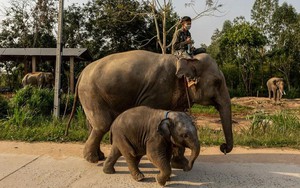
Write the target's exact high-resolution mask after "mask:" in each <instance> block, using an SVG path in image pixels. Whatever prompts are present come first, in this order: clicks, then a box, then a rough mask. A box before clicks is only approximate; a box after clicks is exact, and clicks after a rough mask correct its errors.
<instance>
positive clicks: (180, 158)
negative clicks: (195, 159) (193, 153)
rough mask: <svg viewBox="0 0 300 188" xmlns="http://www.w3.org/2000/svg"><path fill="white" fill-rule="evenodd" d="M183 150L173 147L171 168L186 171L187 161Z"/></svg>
mask: <svg viewBox="0 0 300 188" xmlns="http://www.w3.org/2000/svg"><path fill="white" fill-rule="evenodd" d="M184 152H185V148H184V147H177V146H174V145H173V152H172V153H173V156H172V160H171V166H172V168H177V169H183V170H184V171H187V169H188V163H189V161H188V160H187V158H185V156H184Z"/></svg>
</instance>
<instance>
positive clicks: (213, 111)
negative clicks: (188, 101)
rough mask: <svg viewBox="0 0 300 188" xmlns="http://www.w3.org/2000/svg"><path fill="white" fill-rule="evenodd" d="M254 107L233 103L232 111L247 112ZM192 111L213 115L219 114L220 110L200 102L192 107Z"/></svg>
mask: <svg viewBox="0 0 300 188" xmlns="http://www.w3.org/2000/svg"><path fill="white" fill-rule="evenodd" d="M252 109H253V108H251V107H247V106H242V105H238V104H232V105H231V111H232V113H241V114H243V113H247V112H249V110H252ZM191 112H192V113H194V114H211V115H218V114H219V112H218V111H217V110H216V109H215V107H213V106H202V105H198V104H194V105H193V106H192V108H191Z"/></svg>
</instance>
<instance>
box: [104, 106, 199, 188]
mask: <svg viewBox="0 0 300 188" xmlns="http://www.w3.org/2000/svg"><path fill="white" fill-rule="evenodd" d="M111 142H112V149H111V153H110V155H109V156H108V157H107V159H106V161H105V163H104V166H103V171H104V172H105V173H107V174H112V173H115V169H114V164H115V163H116V161H117V160H118V158H119V157H120V156H121V155H123V156H124V157H125V160H126V162H127V164H128V168H129V170H130V173H131V176H132V177H133V179H135V180H136V181H140V180H142V179H143V178H144V175H143V173H142V172H141V171H140V170H139V168H138V164H139V162H140V159H141V158H142V157H143V155H145V154H146V155H147V158H148V159H149V160H150V161H151V162H152V163H153V164H154V165H155V166H156V167H157V168H158V169H159V171H160V172H159V174H158V175H157V177H156V181H157V182H158V183H159V184H160V185H165V183H166V181H167V180H168V179H169V178H170V175H171V164H170V162H171V156H172V144H174V145H178V146H180V147H188V148H190V149H191V151H192V154H191V156H190V159H189V161H188V165H187V166H186V167H185V168H184V170H185V171H189V170H191V169H192V167H193V164H194V161H195V160H196V158H197V157H198V155H199V153H200V143H199V140H198V135H197V129H196V127H195V125H194V124H193V121H192V118H190V117H189V116H188V115H187V114H185V113H184V112H173V111H172V112H169V113H167V111H165V110H158V109H152V108H149V107H145V106H139V107H135V108H131V109H129V110H127V111H125V112H123V113H122V114H121V115H119V116H118V117H117V118H116V120H115V121H114V122H113V124H112V126H111Z"/></svg>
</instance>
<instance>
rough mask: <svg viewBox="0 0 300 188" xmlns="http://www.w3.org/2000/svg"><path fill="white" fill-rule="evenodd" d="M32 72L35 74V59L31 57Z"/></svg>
mask: <svg viewBox="0 0 300 188" xmlns="http://www.w3.org/2000/svg"><path fill="white" fill-rule="evenodd" d="M31 66H32V72H36V57H35V56H32V60H31Z"/></svg>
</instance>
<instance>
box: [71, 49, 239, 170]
mask: <svg viewBox="0 0 300 188" xmlns="http://www.w3.org/2000/svg"><path fill="white" fill-rule="evenodd" d="M194 58H195V59H183V58H181V59H178V58H177V57H176V56H174V55H171V54H158V53H153V52H148V51H142V50H136V51H129V52H123V53H117V54H113V55H109V56H106V57H104V58H102V59H99V60H97V61H95V62H93V63H91V64H89V65H88V66H87V67H85V69H84V70H83V71H82V72H81V74H80V76H79V79H78V82H77V85H76V89H75V99H74V104H73V109H72V113H71V116H70V119H69V122H68V124H67V127H66V135H67V133H68V127H69V125H70V122H71V119H72V117H73V115H74V112H75V103H76V100H77V98H79V100H80V102H81V105H82V107H83V110H84V112H85V115H86V117H87V120H88V122H89V124H90V127H91V132H90V135H89V137H88V139H87V141H86V143H85V147H84V151H83V155H84V158H85V159H86V160H87V161H89V162H98V160H103V159H104V154H103V152H102V151H101V150H100V147H99V146H100V142H101V140H102V137H103V136H104V134H105V133H106V132H108V131H109V129H110V126H111V124H112V122H113V121H114V119H115V118H116V117H117V116H118V115H119V114H121V113H122V112H124V111H125V110H127V109H130V108H132V107H136V106H149V107H152V108H155V109H163V110H174V111H184V110H185V109H187V108H188V107H189V101H190V105H193V104H194V103H197V104H201V105H213V106H214V107H215V108H216V109H217V110H218V111H219V113H220V117H221V123H222V127H223V131H224V135H225V140H226V143H223V144H222V145H221V146H220V150H221V151H222V152H224V153H229V152H230V151H231V150H232V148H233V135H232V114H231V101H230V96H229V93H228V89H227V86H226V82H225V78H224V75H223V73H222V72H221V71H220V70H219V68H218V65H217V64H216V62H215V61H214V60H213V59H212V58H211V57H210V56H209V55H208V54H205V53H203V54H199V55H196V56H194ZM186 78H188V80H189V81H190V82H189V84H187V83H186V80H187V79H186ZM173 150H174V151H177V152H174V155H175V157H173V158H172V167H177V168H182V169H184V168H185V166H184V164H185V162H183V161H185V158H184V156H183V153H184V148H183V147H180V146H175V148H173Z"/></svg>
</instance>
